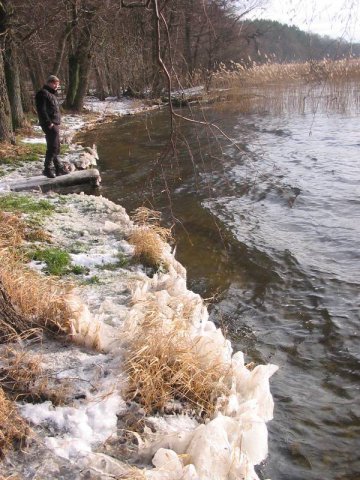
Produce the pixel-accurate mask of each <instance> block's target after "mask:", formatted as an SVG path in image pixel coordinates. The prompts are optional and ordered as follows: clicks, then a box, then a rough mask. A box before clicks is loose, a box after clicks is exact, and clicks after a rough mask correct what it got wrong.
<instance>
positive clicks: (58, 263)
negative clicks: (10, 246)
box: [30, 247, 75, 276]
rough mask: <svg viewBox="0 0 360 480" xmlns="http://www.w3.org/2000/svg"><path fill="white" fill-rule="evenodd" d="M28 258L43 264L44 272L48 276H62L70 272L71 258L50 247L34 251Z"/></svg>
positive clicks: (64, 251) (64, 252)
mask: <svg viewBox="0 0 360 480" xmlns="http://www.w3.org/2000/svg"><path fill="white" fill-rule="evenodd" d="M30 256H31V258H32V260H36V261H39V262H45V263H46V268H45V272H46V273H48V274H49V275H55V276H62V275H65V274H66V273H68V272H69V271H70V264H71V257H70V254H69V253H68V252H67V251H66V250H62V249H60V248H56V247H51V248H46V249H40V250H35V251H33V252H32V253H31V254H30ZM74 273H75V272H74Z"/></svg>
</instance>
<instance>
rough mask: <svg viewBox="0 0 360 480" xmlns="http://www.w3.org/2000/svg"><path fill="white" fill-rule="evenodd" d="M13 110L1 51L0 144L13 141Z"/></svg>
mask: <svg viewBox="0 0 360 480" xmlns="http://www.w3.org/2000/svg"><path fill="white" fill-rule="evenodd" d="M12 135H13V133H12V121H11V109H10V103H9V97H8V92H7V88H6V79H5V71H4V62H3V56H2V53H1V50H0V142H8V141H10V140H11V139H12Z"/></svg>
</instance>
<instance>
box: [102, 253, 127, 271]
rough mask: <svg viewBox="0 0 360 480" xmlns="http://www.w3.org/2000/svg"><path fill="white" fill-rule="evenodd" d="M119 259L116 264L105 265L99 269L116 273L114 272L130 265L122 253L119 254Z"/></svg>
mask: <svg viewBox="0 0 360 480" xmlns="http://www.w3.org/2000/svg"><path fill="white" fill-rule="evenodd" d="M117 257H118V260H117V261H116V262H114V263H105V264H104V265H101V266H100V267H99V268H100V269H101V270H110V271H114V270H117V269H118V268H125V267H127V266H128V265H129V259H128V258H127V257H125V256H124V255H123V254H122V253H118V255H117Z"/></svg>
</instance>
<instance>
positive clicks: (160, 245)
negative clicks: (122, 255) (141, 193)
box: [128, 207, 171, 270]
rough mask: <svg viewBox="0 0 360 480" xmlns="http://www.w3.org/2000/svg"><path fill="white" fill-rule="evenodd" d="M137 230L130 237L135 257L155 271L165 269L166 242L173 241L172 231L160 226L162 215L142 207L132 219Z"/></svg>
mask: <svg viewBox="0 0 360 480" xmlns="http://www.w3.org/2000/svg"><path fill="white" fill-rule="evenodd" d="M132 219H133V221H134V223H135V225H136V226H135V228H134V229H133V230H132V232H131V233H130V235H129V238H128V240H129V243H131V244H132V245H134V247H135V252H134V256H135V258H137V259H138V260H139V261H140V262H141V263H142V264H143V265H144V266H145V267H151V268H154V269H155V270H159V269H160V268H162V269H163V268H164V267H165V265H164V259H163V249H164V242H165V241H169V240H171V231H170V229H168V228H164V227H161V226H160V213H159V212H156V211H154V210H149V209H148V208H145V207H140V208H138V209H137V210H136V211H135V214H134V215H133V217H132Z"/></svg>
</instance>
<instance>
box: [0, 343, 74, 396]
mask: <svg viewBox="0 0 360 480" xmlns="http://www.w3.org/2000/svg"><path fill="white" fill-rule="evenodd" d="M41 362H42V358H41V356H40V355H32V354H30V353H27V352H25V351H23V350H15V349H14V348H10V347H7V348H6V349H5V351H4V353H3V355H2V362H1V366H0V386H1V387H2V388H3V390H4V391H6V393H7V394H8V395H9V396H10V397H11V398H12V399H16V400H27V401H30V402H43V401H45V400H51V402H52V403H53V404H54V405H62V404H64V403H65V400H66V398H67V397H68V396H69V393H70V383H69V382H68V381H66V379H64V381H62V382H61V384H60V382H59V381H57V380H56V379H55V378H54V379H52V378H49V376H48V374H47V373H46V372H44V370H43V368H42V365H41Z"/></svg>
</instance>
